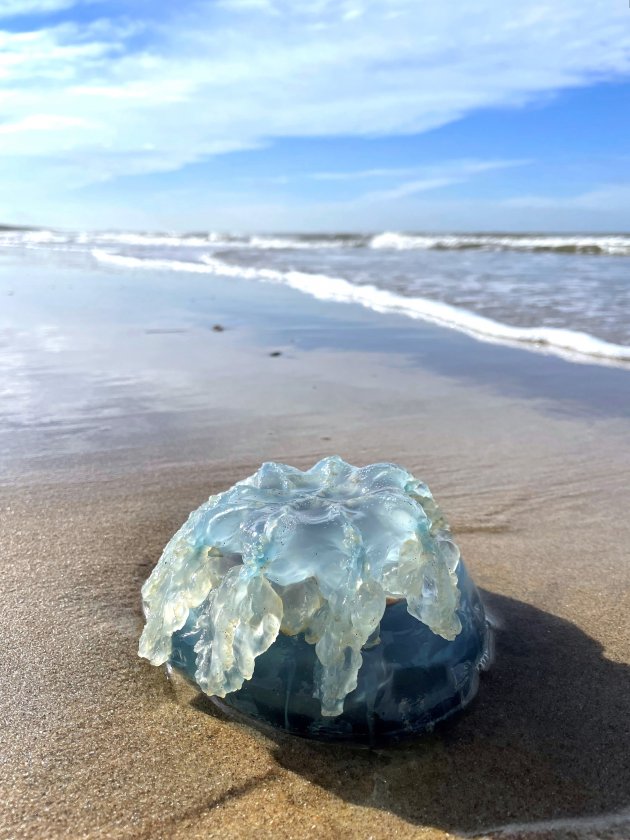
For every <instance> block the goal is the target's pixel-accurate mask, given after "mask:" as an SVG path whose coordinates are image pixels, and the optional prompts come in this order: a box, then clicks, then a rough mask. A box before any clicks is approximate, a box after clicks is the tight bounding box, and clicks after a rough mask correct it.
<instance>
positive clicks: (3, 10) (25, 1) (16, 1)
mask: <svg viewBox="0 0 630 840" xmlns="http://www.w3.org/2000/svg"><path fill="white" fill-rule="evenodd" d="M76 4H77V0H0V18H7V17H18V16H20V15H33V14H46V13H47V12H58V11H60V10H62V9H69V8H71V7H72V6H76Z"/></svg>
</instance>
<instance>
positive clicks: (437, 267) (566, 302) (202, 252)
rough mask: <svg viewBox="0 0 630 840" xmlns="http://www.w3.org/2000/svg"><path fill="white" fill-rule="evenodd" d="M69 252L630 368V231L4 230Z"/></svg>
mask: <svg viewBox="0 0 630 840" xmlns="http://www.w3.org/2000/svg"><path fill="white" fill-rule="evenodd" d="M0 246H1V247H3V248H8V249H11V250H15V249H17V250H20V249H28V250H29V251H31V250H33V249H35V250H44V251H54V252H56V253H57V254H58V255H59V256H63V255H64V254H65V255H67V258H68V259H69V260H76V259H77V258H79V259H87V260H90V261H93V262H95V263H98V264H100V265H109V266H112V267H114V268H115V267H117V266H119V267H124V268H125V269H138V270H143V269H144V270H146V269H150V270H154V271H155V270H159V271H161V272H171V271H172V272H195V273H202V274H208V275H209V282H210V281H211V277H212V275H223V276H227V277H230V276H235V277H240V278H244V279H247V280H251V281H252V282H258V283H280V284H285V285H288V286H290V287H292V288H294V289H297V290H299V291H301V292H303V293H305V294H309V295H311V296H314V297H316V298H318V299H321V300H329V301H333V302H338V303H355V304H359V305H361V306H364V307H367V308H369V309H372V310H375V311H377V312H386V313H392V312H395V313H399V314H402V315H405V316H408V317H409V318H415V319H422V320H425V321H430V322H432V323H437V324H440V325H443V326H445V327H449V328H452V329H456V330H459V331H461V332H465V333H467V334H469V335H472V336H474V337H475V338H477V339H479V340H483V341H490V342H494V343H497V344H505V345H510V346H521V347H523V348H525V349H528V350H532V351H537V352H544V353H553V354H556V355H560V356H563V357H565V358H568V359H570V360H573V361H585V362H591V363H592V362H597V363H600V364H607V365H619V366H626V365H630V235H629V234H610V235H601V234H597V235H585V234H579V235H577V234H576V235H548V234H509V233H501V234H475V233H471V234H448V235H447V234H442V235H429V234H422V233H417V234H416V233H395V232H385V233H380V234H372V235H357V234H343V233H336V234H334V233H333V234H327V235H315V234H307V235H291V236H288V235H278V236H274V235H253V236H252V235H248V236H240V235H225V234H218V233H206V232H201V233H199V232H197V233H189V234H184V235H178V234H173V233H131V232H130V233H125V232H102V233H84V232H62V231H55V230H16V229H6V230H2V231H0Z"/></svg>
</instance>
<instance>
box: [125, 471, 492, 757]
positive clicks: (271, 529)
mask: <svg viewBox="0 0 630 840" xmlns="http://www.w3.org/2000/svg"><path fill="white" fill-rule="evenodd" d="M142 599H143V607H144V613H145V617H146V625H145V628H144V631H143V633H142V637H141V639H140V648H139V654H140V656H142V657H145V658H146V659H148V660H149V661H150V662H151V663H152V664H153V665H162V664H169V665H170V666H172V667H173V668H176V669H178V670H179V671H181V672H183V673H184V674H185V675H186V676H187V677H188V678H189V679H190V680H192V681H194V683H195V684H196V685H197V686H198V688H199V689H200V690H201V691H202V692H204V693H205V694H207V695H209V696H210V697H211V698H214V699H215V701H216V702H218V703H219V705H222V707H223V708H226V707H228V708H229V709H231V710H233V711H235V712H237V713H240V714H241V715H244V716H245V717H246V718H248V719H250V720H252V721H253V722H255V723H257V724H260V725H263V726H264V725H267V726H272V727H275V728H279V729H283V730H286V731H289V732H292V733H295V734H298V735H302V736H305V737H310V738H316V739H321V740H348V741H355V742H357V743H367V744H376V743H379V742H383V741H388V740H398V739H401V738H404V737H405V736H410V735H414V734H418V733H421V732H423V731H426V730H427V729H431V728H432V727H433V725H434V724H435V723H436V722H437V721H440V720H442V719H444V718H447V717H449V716H450V715H452V714H453V713H455V712H457V711H458V710H459V709H462V708H463V707H464V706H466V705H467V704H468V703H469V702H470V700H472V698H473V697H474V695H475V694H476V692H477V688H478V684H479V672H480V671H481V670H484V669H485V668H487V667H488V665H489V662H490V658H491V653H490V651H491V633H490V629H489V626H488V623H487V621H486V617H485V614H484V609H483V605H482V602H481V599H480V597H479V594H478V592H477V590H476V588H475V586H474V584H473V582H472V580H471V579H470V577H469V576H468V574H467V572H466V569H465V567H464V564H463V562H462V560H461V558H460V553H459V550H458V548H457V546H456V544H455V542H454V541H453V538H452V536H451V533H450V530H449V528H448V526H447V524H446V522H445V520H444V518H443V516H442V513H441V511H440V509H439V508H438V506H437V504H436V503H435V501H434V499H433V496H432V494H431V492H430V491H429V488H428V487H427V486H426V484H423V483H422V482H421V481H418V480H417V479H415V478H414V477H413V476H412V475H411V474H410V473H409V472H407V471H406V470H405V469H403V468H402V467H399V466H396V465H395V464H389V463H382V464H372V465H370V466H367V467H353V466H351V465H350V464H347V463H346V462H345V461H343V460H342V459H341V458H339V457H337V456H333V457H329V458H324V459H323V460H322V461H320V462H319V463H317V464H315V466H314V467H312V468H311V469H309V470H306V471H302V470H299V469H296V468H295V467H290V466H286V465H284V464H277V463H265V464H263V465H262V466H261V467H260V469H259V470H258V471H257V472H256V473H254V475H252V476H250V477H249V478H246V479H245V480H243V481H239V482H238V483H237V484H235V485H234V486H233V487H232V488H231V489H229V490H227V491H225V492H224V493H219V494H218V495H216V496H211V497H210V498H209V499H208V501H207V502H205V503H204V504H203V505H201V507H199V508H198V509H197V510H196V511H194V512H193V513H192V514H191V515H190V516H189V518H188V520H187V522H186V523H185V524H184V525H183V526H182V527H181V528H180V530H179V531H178V532H177V533H176V534H175V535H174V537H173V538H172V539H171V540H170V542H169V543H168V544H167V546H166V548H165V549H164V552H163V554H162V557H161V558H160V560H159V562H158V564H157V566H156V567H155V569H154V570H153V573H152V574H151V576H150V577H149V579H148V580H147V581H146V583H145V584H144V586H143V587H142Z"/></svg>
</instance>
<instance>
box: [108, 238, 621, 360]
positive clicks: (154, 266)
mask: <svg viewBox="0 0 630 840" xmlns="http://www.w3.org/2000/svg"><path fill="white" fill-rule="evenodd" d="M92 254H93V256H94V257H95V258H96V259H97V260H98V261H99V262H102V263H108V264H110V265H116V266H119V267H124V268H144V269H151V270H154V271H155V270H158V271H186V272H193V273H197V274H215V275H222V276H227V277H240V278H243V279H246V280H257V281H264V282H268V283H278V284H282V285H286V286H289V287H290V288H292V289H296V290H297V291H300V292H303V293H305V294H308V295H310V296H311V297H314V298H317V299H318V300H328V301H334V302H337V303H356V304H359V305H361V306H364V307H366V308H368V309H372V310H374V311H376V312H381V313H395V314H400V315H406V316H407V317H410V318H416V319H420V320H423V321H428V322H430V323H434V324H438V325H440V326H445V327H450V328H452V329H456V330H459V331H460V332H463V333H466V334H467V335H470V336H473V337H474V338H477V339H480V340H482V341H487V342H492V343H495V344H504V345H509V346H515V347H523V348H525V349H529V350H535V351H539V352H543V353H550V354H554V355H557V356H561V357H563V358H566V359H569V360H570V361H578V362H590V363H598V364H604V365H625V364H627V363H630V347H627V346H625V345H622V344H613V343H612V342H609V341H604V340H603V339H600V338H597V337H595V336H592V335H589V334H588V333H585V332H580V331H576V330H570V329H560V328H557V327H517V326H512V325H510V324H504V323H501V322H500V321H495V320H493V319H492V318H487V317H485V316H483V315H478V314H476V313H474V312H470V311H469V310H467V309H462V308H460V307H456V306H452V305H451V304H448V303H443V302H442V301H437V300H431V299H429V298H424V297H406V296H404V295H400V294H397V293H396V292H392V291H389V290H387V289H379V288H377V287H376V286H373V285H367V284H366V285H360V286H359V285H355V284H354V283H350V282H349V281H348V280H345V279H344V278H342V277H331V276H329V275H327V274H311V273H308V272H304V271H296V270H292V271H279V270H278V269H272V268H255V267H252V266H240V265H234V264H232V263H227V262H224V261H223V260H220V259H217V258H216V257H213V256H210V255H207V254H202V255H201V257H200V260H201V261H199V262H193V261H188V260H170V259H143V258H141V257H131V256H122V255H120V254H112V253H110V252H108V251H104V250H102V249H98V248H95V249H93V251H92Z"/></svg>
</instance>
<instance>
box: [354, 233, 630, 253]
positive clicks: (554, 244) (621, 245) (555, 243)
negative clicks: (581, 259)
mask: <svg viewBox="0 0 630 840" xmlns="http://www.w3.org/2000/svg"><path fill="white" fill-rule="evenodd" d="M369 247H370V248H377V249H389V250H394V251H412V250H418V251H428V250H442V251H459V250H465V249H480V250H485V251H548V252H556V253H565V254H608V255H611V256H630V236H621V235H620V236H617V235H615V236H577V235H575V236H549V235H540V236H531V235H518V234H506V235H502V234H470V235H461V234H453V235H445V236H428V235H416V234H405V233H380V234H378V235H377V236H373V237H372V239H371V240H370V242H369Z"/></svg>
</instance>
